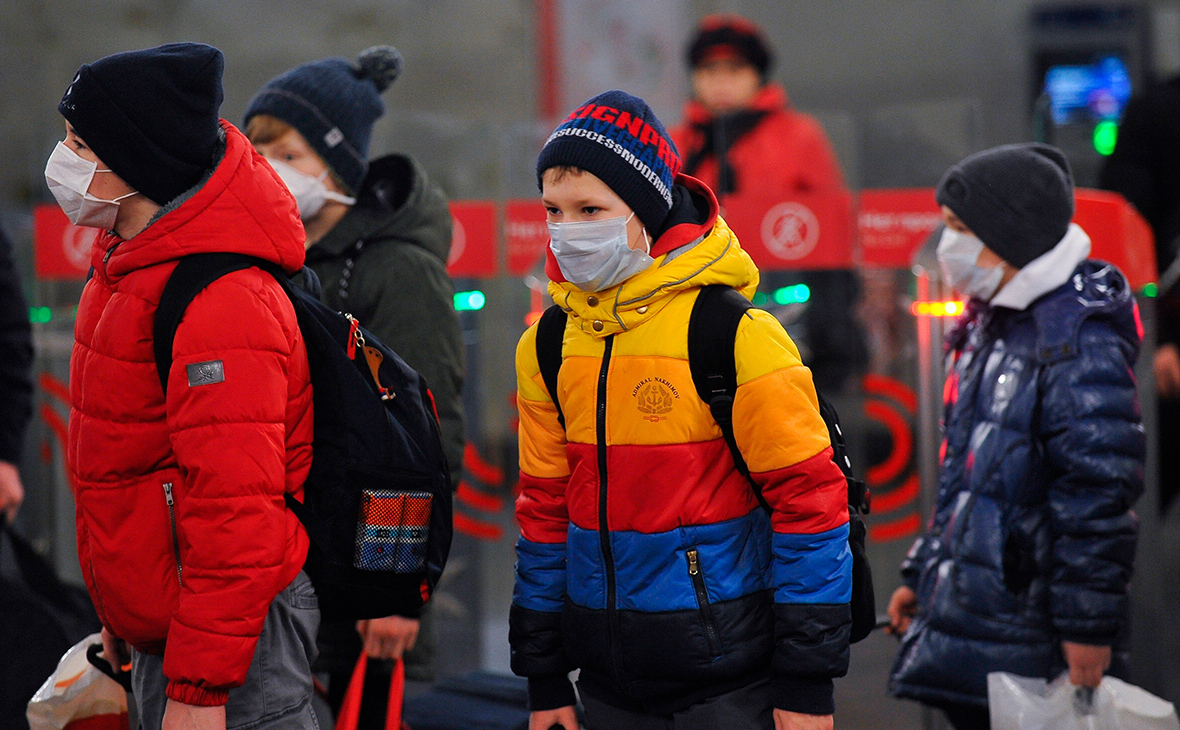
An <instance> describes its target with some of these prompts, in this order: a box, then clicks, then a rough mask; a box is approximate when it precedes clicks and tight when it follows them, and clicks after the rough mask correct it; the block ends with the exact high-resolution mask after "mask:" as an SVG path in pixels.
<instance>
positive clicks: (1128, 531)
mask: <svg viewBox="0 0 1180 730" xmlns="http://www.w3.org/2000/svg"><path fill="white" fill-rule="evenodd" d="M1139 341H1140V332H1139V326H1138V316H1137V311H1136V309H1135V303H1134V300H1133V298H1132V295H1131V291H1130V287H1129V285H1128V284H1127V281H1126V279H1125V278H1123V275H1122V274H1121V273H1120V272H1119V271H1118V269H1116V268H1115V267H1113V266H1111V265H1109V264H1105V263H1103V262H1100V261H1093V260H1087V261H1083V262H1082V263H1081V264H1080V265H1079V266H1078V267H1077V269H1076V270H1075V271H1074V273H1073V275H1072V276H1071V277H1070V279H1069V280H1068V281H1067V282H1066V283H1065V284H1063V285H1061V286H1060V287H1058V288H1056V289H1054V290H1053V291H1051V292H1049V293H1047V294H1045V295H1044V296H1042V297H1040V298H1039V299H1037V300H1036V301H1035V302H1033V303H1032V304H1031V305H1030V306H1029V307H1028V308H1027V309H1025V310H1023V311H1017V310H1013V309H1006V308H1003V307H989V306H987V305H986V304H983V303H981V302H972V304H971V306H970V307H969V309H968V312H967V314H966V315H964V318H963V320H962V321H961V322H960V323H959V326H958V327H957V328H956V329H955V331H954V332H952V333H951V336H950V338H949V340H948V368H947V370H948V373H949V376H948V381H947V387H946V394H945V395H946V402H945V408H944V422H943V433H944V441H943V450H944V451H943V459H942V471H941V476H940V481H939V488H938V496H937V501H936V505H935V512H934V516H933V518H932V519H931V521H930V524H929V526H928V529H927V532H926V534H925V535H924V536H922V537H921V538H919V539H918V540H917V542H915V543H914V546H913V548H912V549H911V550H910V553H909V555H908V557H907V559H906V561H905V563H904V564H903V566H902V577H903V580H904V581H905V582H906V584H907V585H909V586H910V587H911V588H912V589H914V591H916V593H917V596H918V614H917V616H916V617H915V619H914V621H913V622H912V624H911V627H910V629H909V631H908V632H907V633H906V635H905V636H904V637H903V639H902V645H901V651H900V653H899V655H898V658H897V662H896V664H895V666H894V669H893V675H892V677H891V681H890V690H891V692H892V693H893V694H895V695H897V696H902V697H911V698H914V699H919V700H922V701H925V702H928V703H932V704H938V703H942V702H954V703H968V704H976V705H979V704H986V702H987V673H988V672H992V671H1006V672H1012V673H1015V674H1021V675H1025V676H1039V677H1046V678H1049V677H1053V676H1055V675H1056V674H1057V673H1059V672H1060V671H1062V670H1063V669H1064V668H1065V662H1064V659H1063V658H1062V655H1061V641H1062V640H1069V641H1075V642H1079V643H1085V644H1095V645H1112V644H1115V643H1116V637H1117V636H1118V635H1119V634H1120V632H1121V631H1122V630H1123V629H1124V627H1125V623H1126V620H1127V616H1128V614H1129V610H1128V609H1129V606H1128V595H1127V583H1128V581H1129V580H1130V577H1131V569H1132V562H1133V559H1134V555H1135V541H1136V531H1137V522H1136V518H1135V515H1134V513H1132V512H1131V505H1132V503H1134V501H1135V500H1136V499H1137V498H1138V497H1139V495H1140V493H1141V492H1142V491H1143V460H1144V449H1145V440H1144V431H1143V425H1142V423H1141V421H1140V417H1139V408H1138V401H1137V399H1136V393H1135V378H1134V374H1133V373H1132V367H1133V366H1134V363H1135V360H1136V358H1137V356H1138V351H1139Z"/></svg>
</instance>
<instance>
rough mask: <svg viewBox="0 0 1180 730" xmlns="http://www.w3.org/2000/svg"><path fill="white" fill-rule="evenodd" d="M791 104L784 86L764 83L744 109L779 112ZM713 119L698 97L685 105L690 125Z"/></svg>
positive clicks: (704, 122) (686, 118)
mask: <svg viewBox="0 0 1180 730" xmlns="http://www.w3.org/2000/svg"><path fill="white" fill-rule="evenodd" d="M790 106H791V102H790V100H789V99H788V98H787V91H786V89H784V88H783V87H782V86H779V85H778V84H773V83H767V84H763V85H762V88H761V89H760V90H759V91H758V94H757V96H755V97H754V100H753V101H752V102H751V103H750V106H749V107H748V108H746V109H743V110H742V111H748V112H777V111H784V110H786V109H788V108H789V107H790ZM712 121H713V112H711V111H709V110H708V109H706V108H705V106H704V105H703V104H701V103H700V102H699V101H697V100H696V99H689V100H688V102H686V103H685V105H684V123H685V124H688V125H705V124H709V123H711V122H712Z"/></svg>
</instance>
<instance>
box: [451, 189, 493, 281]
mask: <svg viewBox="0 0 1180 730" xmlns="http://www.w3.org/2000/svg"><path fill="white" fill-rule="evenodd" d="M451 223H452V225H453V226H454V231H453V233H452V234H451V256H450V258H449V259H448V260H447V273H448V274H450V275H451V276H453V277H455V278H470V279H487V278H491V277H493V276H495V275H496V271H497V270H498V268H499V266H498V265H497V261H496V240H497V221H496V204H495V203H492V202H488V201H483V200H454V201H451Z"/></svg>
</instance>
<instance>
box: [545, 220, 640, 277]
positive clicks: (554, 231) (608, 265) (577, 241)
mask: <svg viewBox="0 0 1180 730" xmlns="http://www.w3.org/2000/svg"><path fill="white" fill-rule="evenodd" d="M634 216H635V213H634V212H632V213H631V215H630V216H628V217H626V218H623V217H621V216H620V217H619V218H606V219H604V220H596V221H581V222H578V223H550V224H549V248H550V250H552V251H553V256H554V258H556V259H557V266H558V268H560V269H561V273H562V275H563V276H565V280H566V281H568V282H569V283H571V284H573V285H574V286H576V287H578V288H579V289H581V290H582V291H602V290H603V289H609V288H611V287H612V286H615V285H616V284H620V283H622V282H623V281H625V280H627V279H628V278H630V277H632V276H634V275H635V274H638V273H639V272H640V271H643V270H645V269H647V268H648V267H649V266H651V265H652V264H654V263H655V259H653V258H652V257H651V256H650V255H648V252H649V251H651V241H650V240H648V238H647V232H646V231H644V234H643V238H644V241H645V242H646V244H647V250H646V251H636V250H635V249H632V248H631V247H630V246H628V245H627V223H628V221H630V220H631V218H632V217H634Z"/></svg>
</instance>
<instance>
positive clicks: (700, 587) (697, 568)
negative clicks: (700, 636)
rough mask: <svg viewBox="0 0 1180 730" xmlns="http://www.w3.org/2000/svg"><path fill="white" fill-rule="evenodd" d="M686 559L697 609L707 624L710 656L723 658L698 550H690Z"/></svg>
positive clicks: (706, 633)
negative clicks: (695, 596) (695, 595)
mask: <svg viewBox="0 0 1180 730" xmlns="http://www.w3.org/2000/svg"><path fill="white" fill-rule="evenodd" d="M684 555H685V557H686V558H688V576H689V577H690V578H692V587H693V589H695V591H696V594H697V607H698V608H699V609H700V612H701V620H703V621H704V622H705V638H707V639H708V640H709V656H714V657H717V656H721V641H720V640H718V638H717V623H716V622H715V621H714V619H713V607H712V606H711V605H709V592H708V591H707V590H706V589H705V572H704V571H703V570H702V569H701V556H700V553H698V552H697V549H696V548H689V549H688V552H686V553H685V554H684Z"/></svg>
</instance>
